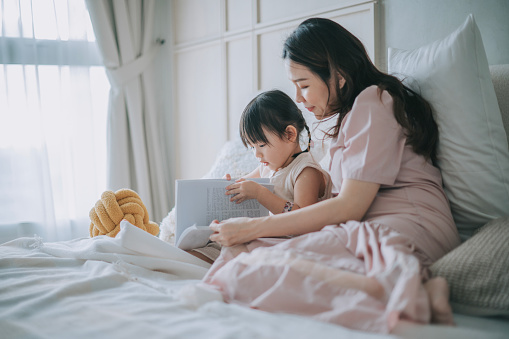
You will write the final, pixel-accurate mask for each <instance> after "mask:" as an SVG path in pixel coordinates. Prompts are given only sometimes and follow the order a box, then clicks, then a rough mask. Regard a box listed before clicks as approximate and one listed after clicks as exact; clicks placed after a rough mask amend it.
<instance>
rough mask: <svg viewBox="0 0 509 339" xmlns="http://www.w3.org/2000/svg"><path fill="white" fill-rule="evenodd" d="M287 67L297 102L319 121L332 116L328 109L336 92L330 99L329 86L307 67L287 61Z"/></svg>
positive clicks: (332, 92)
mask: <svg viewBox="0 0 509 339" xmlns="http://www.w3.org/2000/svg"><path fill="white" fill-rule="evenodd" d="M285 67H286V72H287V74H288V78H289V79H290V81H291V82H293V84H294V85H295V91H296V92H295V101H297V102H298V103H302V104H303V105H304V107H305V108H306V109H307V110H308V111H310V112H311V113H313V114H314V115H315V118H316V119H318V120H322V119H324V118H325V117H327V116H328V115H330V113H329V112H328V111H327V107H328V104H329V102H334V101H335V93H334V91H331V94H330V95H331V97H330V98H329V88H328V87H327V84H326V83H325V82H323V80H322V79H321V78H320V77H319V76H317V75H316V74H314V73H313V72H311V70H310V69H309V68H307V67H306V66H303V65H300V64H298V63H295V62H293V61H291V60H286V61H285ZM343 81H344V80H343ZM340 86H341V84H340ZM331 88H334V87H331Z"/></svg>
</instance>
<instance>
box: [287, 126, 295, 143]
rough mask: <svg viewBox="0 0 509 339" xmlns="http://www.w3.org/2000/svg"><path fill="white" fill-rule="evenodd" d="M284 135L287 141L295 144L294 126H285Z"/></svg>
mask: <svg viewBox="0 0 509 339" xmlns="http://www.w3.org/2000/svg"><path fill="white" fill-rule="evenodd" d="M285 133H286V138H287V139H288V141H290V142H295V141H296V140H297V137H298V135H297V129H296V128H295V126H292V125H288V126H286V129H285Z"/></svg>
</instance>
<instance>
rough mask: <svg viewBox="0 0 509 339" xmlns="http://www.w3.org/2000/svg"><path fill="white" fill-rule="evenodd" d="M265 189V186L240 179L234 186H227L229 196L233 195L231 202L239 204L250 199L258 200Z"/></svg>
mask: <svg viewBox="0 0 509 339" xmlns="http://www.w3.org/2000/svg"><path fill="white" fill-rule="evenodd" d="M262 189H263V186H262V185H260V184H258V183H256V182H254V181H252V180H246V179H244V178H240V179H239V180H237V181H236V182H235V183H234V184H231V185H229V186H226V193H225V194H227V195H233V197H231V198H230V201H234V202H236V203H237V204H240V203H241V202H243V201H245V200H249V199H258V194H259V193H260V191H261V190H262Z"/></svg>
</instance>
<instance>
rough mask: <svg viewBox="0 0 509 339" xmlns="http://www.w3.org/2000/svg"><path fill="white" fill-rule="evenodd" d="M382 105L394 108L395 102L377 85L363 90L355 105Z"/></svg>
mask: <svg viewBox="0 0 509 339" xmlns="http://www.w3.org/2000/svg"><path fill="white" fill-rule="evenodd" d="M356 104H357V105H382V106H388V107H390V108H392V105H393V100H392V96H391V95H390V94H389V92H387V91H385V90H382V89H381V88H380V87H378V86H377V85H371V86H369V87H366V88H365V89H364V90H362V91H361V92H360V93H359V95H358V96H357V98H355V102H354V105H356Z"/></svg>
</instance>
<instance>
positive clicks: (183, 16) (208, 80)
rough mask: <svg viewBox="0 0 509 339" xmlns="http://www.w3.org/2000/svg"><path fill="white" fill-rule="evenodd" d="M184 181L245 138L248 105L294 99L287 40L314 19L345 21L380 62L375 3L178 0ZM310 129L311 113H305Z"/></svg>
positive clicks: (177, 106) (177, 88)
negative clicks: (273, 92)
mask: <svg viewBox="0 0 509 339" xmlns="http://www.w3.org/2000/svg"><path fill="white" fill-rule="evenodd" d="M172 6H173V7H172V12H173V18H174V22H175V25H174V35H173V36H174V42H173V53H174V55H175V57H174V65H173V68H174V74H175V77H174V81H173V97H174V98H176V100H175V103H174V111H173V114H174V116H175V120H176V121H178V123H177V125H176V127H177V130H176V131H175V140H176V143H177V152H176V154H177V163H178V164H177V170H176V177H177V178H183V179H188V178H200V177H202V176H203V175H204V174H206V172H207V171H208V170H209V168H210V167H211V165H212V163H213V161H214V159H215V157H216V155H217V152H218V151H219V150H220V148H221V146H222V145H223V144H224V142H225V141H226V140H229V139H233V138H236V137H237V136H238V123H239V118H240V115H241V113H242V110H243V109H244V107H245V106H246V104H247V103H248V102H249V101H250V100H251V99H252V98H253V97H254V95H256V94H257V93H259V92H260V91H264V90H269V89H273V88H278V89H281V90H283V91H285V92H286V93H287V94H288V95H290V96H291V97H294V93H295V90H294V88H293V85H292V83H291V82H289V81H288V79H287V75H286V70H285V68H284V65H283V61H282V60H281V49H282V44H283V42H284V40H285V38H286V37H287V35H288V34H289V33H290V32H291V31H292V30H293V29H295V27H297V26H298V24H299V23H300V22H302V21H303V20H304V19H306V18H308V17H313V16H320V17H327V18H331V19H333V20H336V21H337V22H339V23H341V24H342V25H344V26H345V28H347V29H348V30H350V31H351V32H352V33H353V34H355V35H357V36H358V37H359V38H360V40H361V41H362V42H363V43H364V44H365V45H366V48H367V50H368V52H369V54H370V56H371V58H372V59H373V60H375V58H374V57H375V55H376V48H375V17H376V15H377V13H376V12H377V11H376V1H370V0H314V1H308V0H277V1H273V0H172ZM304 115H305V117H306V119H307V120H308V121H309V125H310V126H312V125H313V120H314V119H312V115H311V114H309V113H308V112H307V111H305V112H304Z"/></svg>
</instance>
